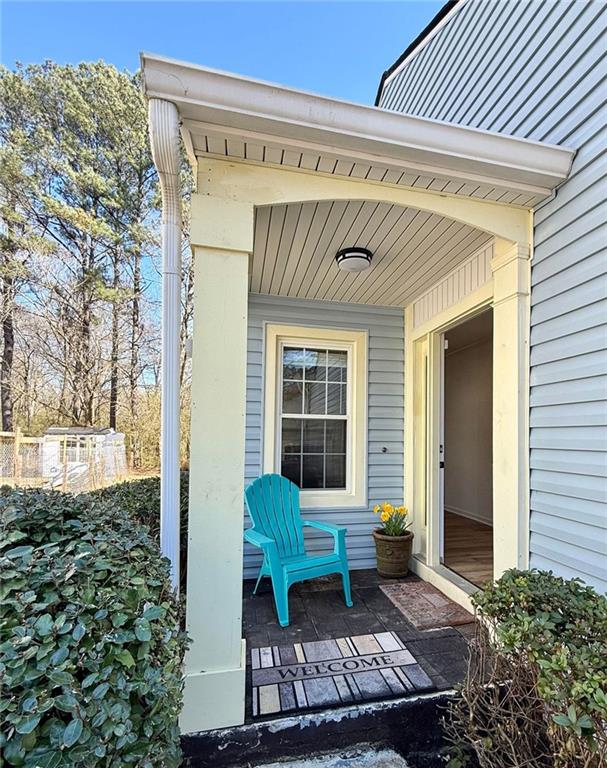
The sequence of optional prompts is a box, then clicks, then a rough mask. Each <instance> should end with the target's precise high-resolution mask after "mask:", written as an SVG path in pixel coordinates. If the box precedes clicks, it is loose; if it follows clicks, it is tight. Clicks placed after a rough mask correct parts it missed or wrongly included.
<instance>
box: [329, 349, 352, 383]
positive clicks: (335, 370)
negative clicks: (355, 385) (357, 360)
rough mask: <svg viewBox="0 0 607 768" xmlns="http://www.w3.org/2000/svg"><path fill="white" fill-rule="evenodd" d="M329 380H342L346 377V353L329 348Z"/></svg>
mask: <svg viewBox="0 0 607 768" xmlns="http://www.w3.org/2000/svg"><path fill="white" fill-rule="evenodd" d="M328 364H329V381H343V382H345V381H346V380H347V378H348V353H347V352H331V351H330V350H329V357H328Z"/></svg>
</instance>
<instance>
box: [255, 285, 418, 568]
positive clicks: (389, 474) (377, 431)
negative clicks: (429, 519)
mask: <svg viewBox="0 0 607 768" xmlns="http://www.w3.org/2000/svg"><path fill="white" fill-rule="evenodd" d="M266 323H282V324H285V325H302V326H313V327H320V328H343V329H348V330H366V331H368V334H369V348H368V355H369V360H368V387H367V398H368V425H367V426H368V456H367V461H368V466H367V479H368V496H369V498H368V508H367V509H366V510H361V509H341V508H340V509H319V510H306V516H307V517H309V518H310V519H316V520H324V521H326V522H330V523H335V524H336V525H345V526H347V527H348V537H347V545H348V557H349V561H350V567H351V568H371V567H374V566H375V548H374V545H373V540H372V538H371V531H372V529H373V527H374V525H376V524H377V519H376V518H375V516H374V515H373V513H372V512H371V509H372V508H373V505H374V504H377V503H378V502H381V501H384V500H389V501H395V502H396V501H402V499H403V495H404V491H403V440H404V435H403V419H404V402H403V397H404V359H403V358H404V325H403V323H404V319H403V311H402V309H397V308H394V307H377V306H363V305H354V304H340V303H335V302H320V301H304V300H299V299H292V298H282V297H278V296H259V295H255V294H251V296H250V300H249V336H248V375H247V431H246V453H245V483H247V484H248V483H250V482H252V481H253V480H254V479H255V478H256V477H258V476H259V475H260V474H261V473H262V471H263V470H262V424H263V414H262V410H263V346H264V326H265V324H266ZM383 448H386V449H387V451H386V452H385V453H383V452H382V449H383ZM245 525H246V526H247V527H248V526H249V525H250V522H249V521H248V520H246V521H245ZM308 546H309V550H310V551H312V552H314V551H321V550H323V551H324V550H326V549H327V548H330V546H332V541H331V540H330V539H328V538H327V536H326V535H325V536H322V535H321V534H318V533H316V534H314V532H310V538H309V541H308ZM260 562H261V559H260V557H259V551H258V550H256V549H254V548H253V547H250V546H249V545H248V544H245V562H244V575H245V578H251V577H253V576H256V575H257V571H258V569H259V565H260Z"/></svg>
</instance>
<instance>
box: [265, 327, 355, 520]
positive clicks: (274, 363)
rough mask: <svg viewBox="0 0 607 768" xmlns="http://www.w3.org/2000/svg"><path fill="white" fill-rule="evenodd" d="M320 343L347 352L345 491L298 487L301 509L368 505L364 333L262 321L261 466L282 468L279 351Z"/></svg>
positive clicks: (269, 468)
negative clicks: (278, 435) (263, 330)
mask: <svg viewBox="0 0 607 768" xmlns="http://www.w3.org/2000/svg"><path fill="white" fill-rule="evenodd" d="M289 344H291V345H296V346H306V345H308V346H311V347H318V346H320V345H322V346H326V347H333V348H336V349H344V350H347V351H348V389H347V392H348V403H349V404H350V406H349V408H350V413H349V418H348V433H347V448H346V455H347V464H346V489H345V490H337V489H336V490H318V491H316V490H309V489H302V490H301V492H300V503H301V506H302V508H303V509H316V508H324V507H361V508H364V507H366V506H367V333H366V331H346V330H340V329H329V328H311V327H303V326H292V325H270V324H268V325H266V333H265V361H264V362H265V365H264V429H263V471H264V472H278V473H280V457H279V456H278V445H279V442H278V439H277V434H278V420H279V402H278V394H279V388H278V387H279V381H280V378H281V369H280V368H279V362H280V361H281V356H280V355H279V350H281V349H282V347H283V346H288V345H289Z"/></svg>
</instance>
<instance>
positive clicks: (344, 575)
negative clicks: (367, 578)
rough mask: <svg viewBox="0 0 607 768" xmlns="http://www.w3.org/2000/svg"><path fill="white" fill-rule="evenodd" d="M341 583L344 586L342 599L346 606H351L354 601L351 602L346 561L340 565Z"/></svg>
mask: <svg viewBox="0 0 607 768" xmlns="http://www.w3.org/2000/svg"><path fill="white" fill-rule="evenodd" d="M341 583H342V585H343V588H344V599H345V601H346V605H347V606H348V608H351V607H352V606H353V605H354V603H353V602H352V592H351V590H350V571H349V570H348V563H342V566H341Z"/></svg>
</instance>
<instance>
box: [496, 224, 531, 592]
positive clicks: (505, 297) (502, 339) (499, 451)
mask: <svg viewBox="0 0 607 768" xmlns="http://www.w3.org/2000/svg"><path fill="white" fill-rule="evenodd" d="M491 269H492V272H493V569H494V578H496V579H497V578H499V576H500V575H501V574H502V573H503V572H504V571H505V570H507V569H508V568H522V569H524V568H527V567H528V564H529V312H530V308H529V305H530V292H531V262H530V249H529V247H528V246H527V245H526V244H523V243H511V242H508V241H505V240H502V239H500V238H496V240H495V246H494V257H493V259H492V260H491Z"/></svg>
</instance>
